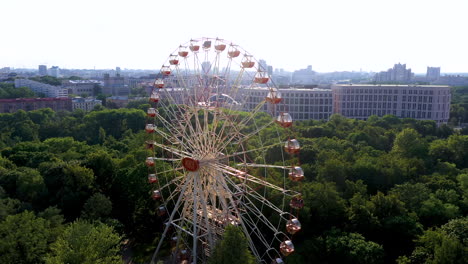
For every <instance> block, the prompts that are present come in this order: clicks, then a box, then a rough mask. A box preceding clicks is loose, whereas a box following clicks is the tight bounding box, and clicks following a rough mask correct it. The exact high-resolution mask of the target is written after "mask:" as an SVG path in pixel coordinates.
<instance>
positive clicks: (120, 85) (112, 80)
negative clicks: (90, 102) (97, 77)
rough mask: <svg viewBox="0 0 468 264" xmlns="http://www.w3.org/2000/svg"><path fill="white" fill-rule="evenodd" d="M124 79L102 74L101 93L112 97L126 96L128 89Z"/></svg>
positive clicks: (118, 76) (128, 92)
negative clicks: (102, 84)
mask: <svg viewBox="0 0 468 264" xmlns="http://www.w3.org/2000/svg"><path fill="white" fill-rule="evenodd" d="M124 81H125V78H124V77H121V76H120V75H116V76H114V77H111V76H110V75H109V74H108V73H106V74H104V86H103V87H102V93H104V94H110V95H113V96H128V95H129V94H130V89H129V88H128V86H126V85H125V82H124Z"/></svg>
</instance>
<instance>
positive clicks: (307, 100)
mask: <svg viewBox="0 0 468 264" xmlns="http://www.w3.org/2000/svg"><path fill="white" fill-rule="evenodd" d="M268 91H269V89H268V88H266V87H256V88H247V89H244V90H243V91H242V94H243V95H245V97H244V98H248V99H247V101H245V102H243V101H242V99H238V100H239V101H240V103H242V104H243V105H244V110H247V111H250V110H252V109H254V108H255V107H256V106H257V105H258V104H259V103H260V102H261V101H264V100H265V98H266V96H267V94H268ZM278 91H279V92H280V93H281V97H282V98H283V100H282V102H281V104H280V105H279V107H280V108H282V111H285V112H288V113H289V114H290V115H291V117H292V118H293V119H294V120H307V119H315V120H322V119H323V120H327V119H328V118H329V117H330V115H331V114H332V113H333V109H332V106H333V104H332V91H331V90H330V89H319V88H313V89H305V88H285V89H278ZM268 107H269V104H264V105H263V108H262V111H265V112H266V111H271V109H268Z"/></svg>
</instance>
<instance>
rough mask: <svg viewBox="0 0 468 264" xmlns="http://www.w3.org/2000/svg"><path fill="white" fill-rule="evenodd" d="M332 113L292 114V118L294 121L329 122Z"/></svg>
mask: <svg viewBox="0 0 468 264" xmlns="http://www.w3.org/2000/svg"><path fill="white" fill-rule="evenodd" d="M330 115H331V114H330V113H292V114H291V117H292V119H293V120H308V119H315V120H322V119H324V120H328V119H329V118H330Z"/></svg>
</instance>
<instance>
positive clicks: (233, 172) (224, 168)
mask: <svg viewBox="0 0 468 264" xmlns="http://www.w3.org/2000/svg"><path fill="white" fill-rule="evenodd" d="M214 167H216V168H217V169H219V170H220V171H222V172H223V173H226V174H227V175H231V176H234V177H236V178H238V179H241V180H246V181H248V182H251V183H256V184H261V185H263V186H265V187H268V188H271V189H275V190H277V191H280V192H281V193H283V194H290V193H293V191H290V190H286V189H283V188H281V187H278V186H276V185H274V184H272V183H269V182H267V181H264V180H261V179H259V178H257V177H254V176H252V175H250V174H247V173H246V172H244V171H241V170H238V169H235V168H232V167H230V166H227V165H223V164H219V163H217V164H215V165H214Z"/></svg>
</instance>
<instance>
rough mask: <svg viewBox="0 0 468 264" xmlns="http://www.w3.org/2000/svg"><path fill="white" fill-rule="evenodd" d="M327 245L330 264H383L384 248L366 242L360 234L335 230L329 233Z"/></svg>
mask: <svg viewBox="0 0 468 264" xmlns="http://www.w3.org/2000/svg"><path fill="white" fill-rule="evenodd" d="M325 244H326V248H327V255H328V259H329V262H330V263H356V264H359V263H362V264H376V263H383V257H384V250H383V248H382V246H381V245H379V244H377V243H375V242H372V241H366V240H365V238H364V237H363V236H362V235H361V234H358V233H346V232H340V231H338V230H336V229H333V230H331V231H330V232H327V236H326V239H325Z"/></svg>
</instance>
